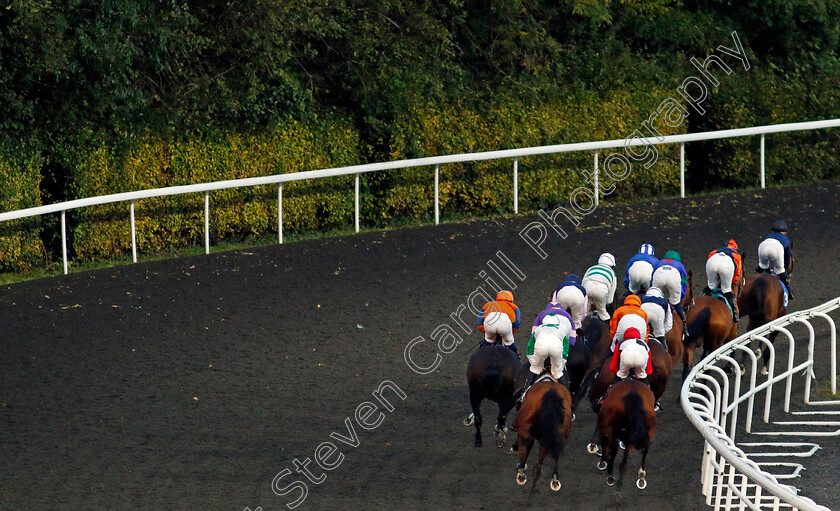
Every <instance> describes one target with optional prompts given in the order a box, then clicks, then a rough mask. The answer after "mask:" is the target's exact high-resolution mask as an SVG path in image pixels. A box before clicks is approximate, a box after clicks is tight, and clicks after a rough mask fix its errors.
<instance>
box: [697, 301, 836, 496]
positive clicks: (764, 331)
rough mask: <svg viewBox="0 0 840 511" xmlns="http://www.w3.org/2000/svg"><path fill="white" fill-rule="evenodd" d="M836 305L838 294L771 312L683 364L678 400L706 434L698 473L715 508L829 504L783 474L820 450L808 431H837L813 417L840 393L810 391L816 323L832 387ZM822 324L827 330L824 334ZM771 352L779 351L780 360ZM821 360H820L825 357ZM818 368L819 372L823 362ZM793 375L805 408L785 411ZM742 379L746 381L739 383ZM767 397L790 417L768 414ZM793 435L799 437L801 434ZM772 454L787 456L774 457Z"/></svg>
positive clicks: (796, 472)
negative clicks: (800, 380)
mask: <svg viewBox="0 0 840 511" xmlns="http://www.w3.org/2000/svg"><path fill="white" fill-rule="evenodd" d="M838 308H840V297H838V298H835V299H833V300H831V301H829V302H826V303H824V304H822V305H819V306H817V307H814V308H812V309H808V310H804V311H798V312H794V313H791V314H788V315H786V316H783V317H781V318H778V319H776V320H775V321H772V322H770V323H767V324H766V325H764V326H762V327H759V328H756V329H754V330H751V331H749V332H747V333H745V334H744V335H741V336H739V337H738V338H736V339H734V340H733V341H731V342H729V343H727V344H726V345H724V346H722V347H721V348H719V349H718V350H716V351H714V352H712V353H711V354H709V356H707V357H706V358H704V359H703V360H702V361H701V362H699V363H698V364H697V365H696V366H695V367H694V368H693V369H692V370H691V371H690V372H689V374H688V376H687V377H686V380H685V384H684V385H683V387H682V390H681V394H680V400H681V403H682V408H683V410H684V411H685V413H686V415H687V416H688V418H689V420H690V421H691V423H692V424H693V425H694V426H695V427H696V428H697V429H698V430H699V431H700V433H701V434H702V435H703V438H704V440H705V446H704V449H703V461H702V470H701V480H702V486H703V494H704V495H705V496H706V503H707V504H709V505H710V506H713V507H714V509H715V510H718V509H727V510H728V509H739V510H743V509H747V508H749V509H753V510H761V509H773V510H776V509H782V508H784V509H790V508H792V509H801V510H806V511H817V510H819V511H828V508H827V507H824V506H821V505H818V504H816V503H815V502H814V501H813V500H811V499H809V498H807V497H805V496H803V495H800V494H799V489H798V488H797V487H795V486H793V485H791V484H787V482H783V481H788V482H789V480H792V479H795V478H797V477H799V476H800V473H801V472H802V471H803V470H805V466H804V465H802V464H801V463H798V462H797V461H795V460H798V459H802V460H804V459H806V458H809V457H811V456H813V455H814V454H815V453H816V452H817V451H818V450H819V448H820V447H819V445H818V444H816V443H813V440H814V439H815V438H818V439H821V438H824V437H837V436H840V422H837V421H830V420H824V419H822V420H821V419H820V417H825V416H830V415H838V414H840V400H835V401H814V400H812V398H811V380H812V379H816V376H815V374H814V344H815V341H816V340H817V339H816V336H815V329H814V327H815V326H817V327H823V328H822V329H821V330H819V332H820V333H821V335H820V339H819V340H820V341H825V340H826V339H825V337H828V342H829V350H830V356H831V360H830V364H829V368H828V373H829V377H830V378H831V392H832V394H836V393H837V383H836V382H837V362H836V359H837V346H836V344H837V331H836V327H835V321H834V319H832V317H831V316H829V314H828V313H829V312H832V311H834V310H836V309H838ZM826 324H827V327H828V329H827V330H828V335H827V336H825V335H824V332H825V326H826ZM796 325H799V326H800V328H798V329H797V331H800V332H801V330H802V328H801V327H804V328H805V329H806V331H807V345H806V339H805V336H804V335H802V333H800V335H799V336H798V337H796V336H794V334H793V333H791V328H792V327H794V326H796ZM773 333H775V334H776V335H777V338H776V346H774V345H773V344H771V343H770V341H769V340H768V337H769V336H770V335H771V334H773ZM795 338H797V339H798V341H799V342H798V343H797V344H796V346H799V349H798V350H797V349H795V348H796V346H795V342H794V339H795ZM752 341H757V342H758V345H759V346H764V347H769V349H770V357H769V363H768V367H767V374H766V376H765V375H764V374H763V373H762V374H759V370H760V367H761V365H760V364H761V358H760V355H758V356H757V354H756V352H755V351H753V349H751V348H750V343H751V342H752ZM777 355H779V357H780V358H782V361H781V362H779V363H777V361H776V359H777ZM742 357H746V359H747V360H748V362H747V364H746V367H744V369H746V370H747V373H745V374H746V375H744V376H741V372H740V370H741V368H742V366H741V365H740V363H739V361H740V360H742ZM797 357H798V359H799V360H797ZM820 360H821V361H824V357H820ZM777 366H780V367H777ZM820 371H821V373H822V371H823V368H822V367H821V368H820ZM794 375H801V376H804V395H803V401H802V404H801V405H799V403H797V405H798V406H797V408H801V409H804V411H794V412H791V411H790V405H791V387H792V383H793V378H794ZM742 380H746V381H742ZM777 385H778V386H781V385H784V397H783V399H779V397H778V394H777V399H776V402H775V403H774V402H773V395H772V393H773V390H774V388H775V386H777ZM742 387H746V388H745V389H743V390H742ZM761 393H764V402H763V410H761V404H759V410H756V412H757V414H760V415H761V416H760V417H759V419H760V420H761V421H762V422H763V423H764V424H767V426H763V425H759V426H760V428H759V429H761V431H754V430H753V429H754V428H753V411H754V405H755V404H756V398H757V397H759V395H760V394H761ZM774 405H775V408H776V409H775V410H774V415H783V416H785V417H788V416H793V418H794V419H795V420H789V421H773V422H770V412H771V407H773V406H774ZM814 406H825V407H833V410H831V411H813V410H814V409H813V408H811V407H814ZM779 408H781V410H780V409H779ZM739 419H741V421H740V422H739ZM736 435H757V436H758V440H761V437H763V436H773V437H784V438H790V439H791V441H790V442H787V441H784V442H783V441H778V440H777V441H774V442H762V441H753V442H744V443H741V442H738V443H736V441H735V437H736ZM796 437H801V440H802V441H799V440H800V439H799V438H796ZM779 458H782V459H786V460H793V461H779V460H778V459H779ZM814 464H815V465H816V462H815V463H814ZM826 477H831V476H826Z"/></svg>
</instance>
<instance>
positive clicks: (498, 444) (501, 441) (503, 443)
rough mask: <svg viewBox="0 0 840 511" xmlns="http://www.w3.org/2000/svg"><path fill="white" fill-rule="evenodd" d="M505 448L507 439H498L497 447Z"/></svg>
mask: <svg viewBox="0 0 840 511" xmlns="http://www.w3.org/2000/svg"><path fill="white" fill-rule="evenodd" d="M504 446H505V437H501V438H496V447H498V448H499V449H501V448H502V447H504Z"/></svg>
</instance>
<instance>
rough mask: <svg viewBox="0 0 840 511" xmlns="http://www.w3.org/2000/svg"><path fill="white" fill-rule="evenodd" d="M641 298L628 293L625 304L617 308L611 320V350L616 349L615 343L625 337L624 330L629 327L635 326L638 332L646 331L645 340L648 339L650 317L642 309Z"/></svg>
mask: <svg viewBox="0 0 840 511" xmlns="http://www.w3.org/2000/svg"><path fill="white" fill-rule="evenodd" d="M641 304H642V300H641V298H639V297H638V296H636V295H627V298H625V299H624V305H622V306H621V307H619V308H618V309H616V311H615V313H614V314H613V317H612V319H611V320H610V339H612V344H611V345H610V351H613V350H615V345H616V344H617V343H618V341H620V340H621V339H623V338H624V332H625V331H626V330H627V329H628V328H635V329H636V330H637V331H638V332H644V334H645V336H644V339H645V342H647V339H648V331H647V330H648V328H647V324H648V317H647V313H646V312H645V311H644V310H642V308H641V307H640V305H641Z"/></svg>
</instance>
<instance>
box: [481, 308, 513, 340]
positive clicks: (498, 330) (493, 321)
mask: <svg viewBox="0 0 840 511" xmlns="http://www.w3.org/2000/svg"><path fill="white" fill-rule="evenodd" d="M496 334H498V335H499V336H501V338H502V344H504V345H505V346H510V345H511V344H513V324H512V323H511V322H510V316H508V315H507V314H505V313H504V312H490V313H488V314H487V316H485V317H484V340H485V341H487V342H489V343H491V344H492V343H495V342H496Z"/></svg>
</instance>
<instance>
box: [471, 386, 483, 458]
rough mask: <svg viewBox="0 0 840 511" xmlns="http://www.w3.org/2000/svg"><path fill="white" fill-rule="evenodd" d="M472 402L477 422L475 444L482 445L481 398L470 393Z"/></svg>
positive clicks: (474, 417) (474, 421)
mask: <svg viewBox="0 0 840 511" xmlns="http://www.w3.org/2000/svg"><path fill="white" fill-rule="evenodd" d="M470 404H471V405H472V410H473V424H475V446H476V447H481V445H482V442H481V398H480V397H477V396H474V395H473V394H470Z"/></svg>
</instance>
